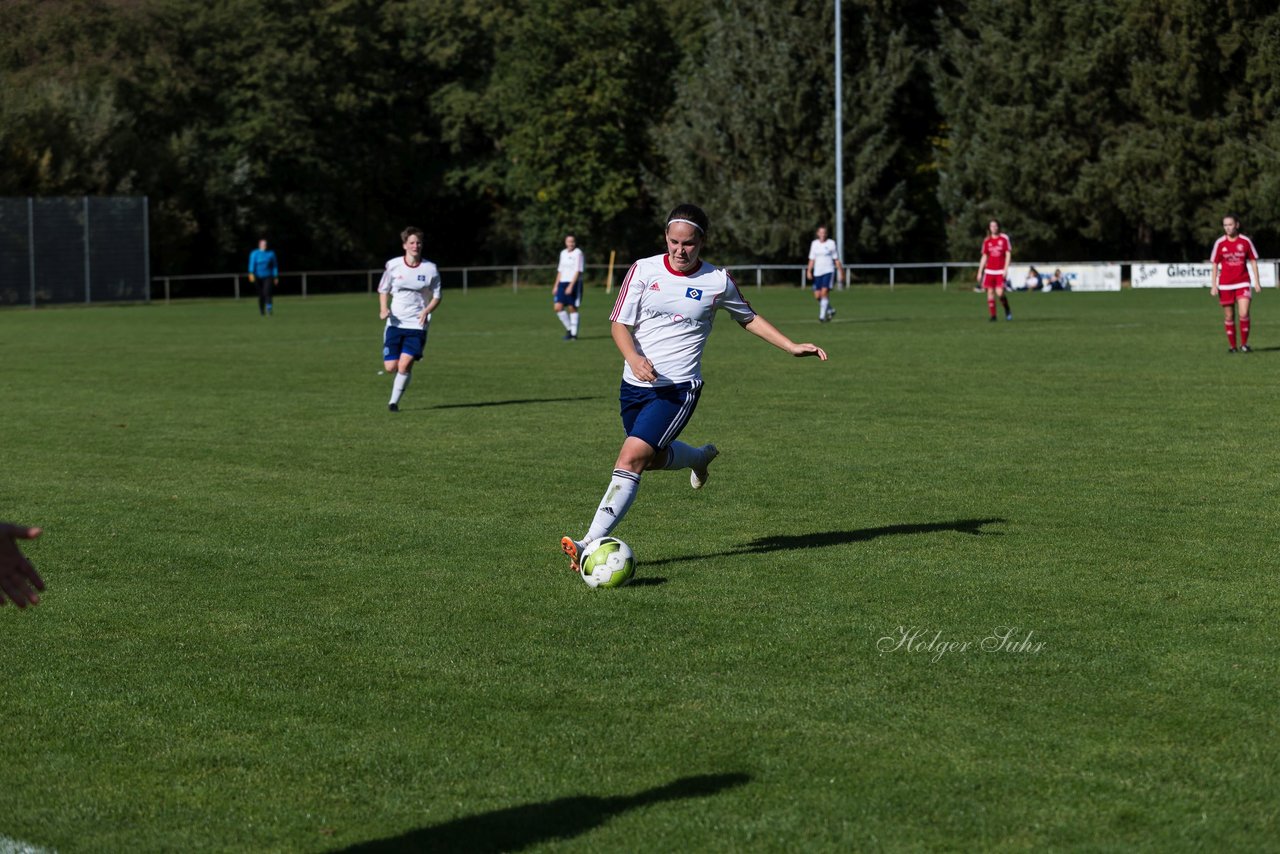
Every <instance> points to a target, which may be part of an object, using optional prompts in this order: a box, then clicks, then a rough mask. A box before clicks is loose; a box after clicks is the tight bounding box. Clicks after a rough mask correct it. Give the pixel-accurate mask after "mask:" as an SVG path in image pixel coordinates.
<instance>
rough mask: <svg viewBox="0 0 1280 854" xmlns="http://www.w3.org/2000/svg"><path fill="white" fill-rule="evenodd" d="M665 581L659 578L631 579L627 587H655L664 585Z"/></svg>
mask: <svg viewBox="0 0 1280 854" xmlns="http://www.w3.org/2000/svg"><path fill="white" fill-rule="evenodd" d="M666 583H667V580H666V579H665V578H663V577H661V576H658V577H656V578H633V579H631V583H630V584H628V585H627V586H628V587H657V586H658V585H659V584H666Z"/></svg>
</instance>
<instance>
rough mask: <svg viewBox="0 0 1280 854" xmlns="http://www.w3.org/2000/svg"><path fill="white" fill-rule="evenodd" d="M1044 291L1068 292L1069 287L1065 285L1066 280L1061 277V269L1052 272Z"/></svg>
mask: <svg viewBox="0 0 1280 854" xmlns="http://www.w3.org/2000/svg"><path fill="white" fill-rule="evenodd" d="M1044 289H1045V290H1046V291H1069V290H1071V287H1070V286H1069V285H1068V284H1067V279H1066V277H1065V276H1063V275H1062V268H1061V267H1059V268H1058V269H1056V270H1054V271H1053V275H1052V276H1050V277H1049V282H1048V284H1046V285H1045V288H1044Z"/></svg>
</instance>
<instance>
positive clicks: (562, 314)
mask: <svg viewBox="0 0 1280 854" xmlns="http://www.w3.org/2000/svg"><path fill="white" fill-rule="evenodd" d="M556 317H558V318H560V322H561V323H563V324H564V331H565V332H568V331H569V312H567V311H565V310H564V309H563V308H562V309H560V310H559V311H557V312H556Z"/></svg>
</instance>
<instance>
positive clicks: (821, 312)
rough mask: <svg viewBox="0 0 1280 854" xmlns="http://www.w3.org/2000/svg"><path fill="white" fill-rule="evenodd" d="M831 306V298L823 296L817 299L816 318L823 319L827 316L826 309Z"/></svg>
mask: <svg viewBox="0 0 1280 854" xmlns="http://www.w3.org/2000/svg"><path fill="white" fill-rule="evenodd" d="M830 307H831V300H829V299H827V298H826V297H823V298H822V299H820V300H818V319H819V320H825V319H826V317H827V309H828V308H830Z"/></svg>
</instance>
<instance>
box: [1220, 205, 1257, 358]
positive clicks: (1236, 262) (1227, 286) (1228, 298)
mask: <svg viewBox="0 0 1280 854" xmlns="http://www.w3.org/2000/svg"><path fill="white" fill-rule="evenodd" d="M1222 231H1223V235H1222V237H1219V238H1218V240H1217V242H1216V243H1214V244H1213V252H1211V253H1210V255H1209V264H1210V265H1211V266H1210V269H1211V271H1212V272H1211V273H1210V276H1209V293H1211V294H1213V295H1214V296H1215V297H1217V298H1218V304H1219V305H1221V306H1222V318H1223V322H1224V325H1225V326H1226V330H1227V352H1228V353H1234V352H1236V306H1239V307H1240V348H1239V349H1240V352H1241V353H1248V352H1251V351H1250V349H1249V303H1250V301H1251V300H1250V298H1249V284H1250V282H1249V271H1248V270H1246V269H1245V262H1248V264H1249V267H1250V268H1251V269H1252V270H1253V292H1254V293H1258V292H1260V291H1261V290H1262V280H1261V279H1259V278H1258V251H1257V250H1256V249H1255V248H1254V246H1253V241H1252V240H1250V239H1249V238H1247V237H1245V236H1244V235H1243V234H1241V233H1240V220H1239V218H1237V217H1235V216H1233V215H1231V214H1228V215H1227V216H1224V217H1223V218H1222ZM1219 268H1221V272H1219Z"/></svg>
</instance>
